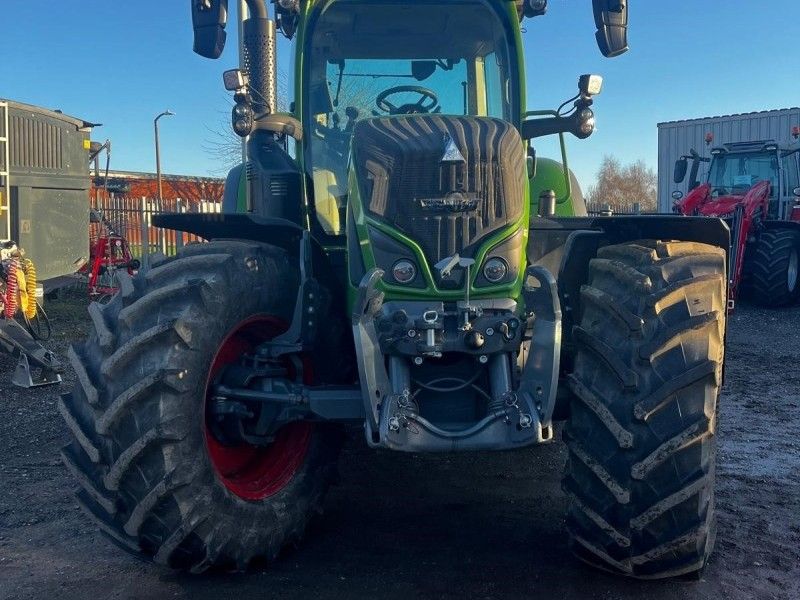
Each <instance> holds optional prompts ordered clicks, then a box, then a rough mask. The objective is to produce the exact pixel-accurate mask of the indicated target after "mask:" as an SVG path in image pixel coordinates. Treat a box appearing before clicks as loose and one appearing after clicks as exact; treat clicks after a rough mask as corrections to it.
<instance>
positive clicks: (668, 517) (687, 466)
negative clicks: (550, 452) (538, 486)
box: [563, 240, 727, 579]
mask: <svg viewBox="0 0 800 600" xmlns="http://www.w3.org/2000/svg"><path fill="white" fill-rule="evenodd" d="M726 291H727V290H726V256H725V251H724V250H723V249H721V248H715V247H712V246H708V245H705V244H700V243H695V242H676V241H660V240H638V241H634V242H631V243H627V244H617V245H613V246H607V247H604V248H601V249H600V250H599V251H598V254H597V258H595V259H593V260H592V261H590V267H589V273H588V284H587V285H586V286H584V289H583V291H582V294H581V298H582V299H583V300H584V303H583V304H582V306H581V309H582V310H581V313H580V315H581V316H580V320H579V323H578V324H577V325H576V326H575V328H574V334H576V335H575V336H574V338H573V339H574V341H575V342H576V355H575V361H574V368H573V371H572V374H571V375H570V376H569V379H568V382H569V387H570V390H571V392H572V399H571V401H570V405H571V406H570V409H571V410H570V419H569V421H568V423H567V426H566V427H565V430H564V438H565V440H566V442H567V447H568V450H569V452H568V459H567V468H566V473H565V477H564V482H563V488H564V489H565V491H566V492H567V495H568V498H569V500H570V508H569V511H568V515H567V529H568V531H569V533H570V538H571V540H572V544H571V545H572V548H573V551H574V552H575V554H576V555H577V556H578V558H580V559H581V560H584V561H585V562H587V563H589V564H591V565H593V566H595V567H598V568H601V569H604V570H606V571H610V572H612V573H617V574H621V575H625V576H629V577H633V578H641V579H657V578H665V577H675V576H681V575H686V574H691V573H693V572H696V571H699V570H701V569H702V568H704V566H705V564H706V562H707V560H708V557H709V554H710V552H711V549H712V548H713V544H714V535H715V521H714V518H715V517H714V501H713V493H714V492H713V490H714V461H715V456H716V443H715V442H716V439H715V433H716V410H717V397H718V394H719V387H720V383H721V374H722V363H723V357H724V332H725V316H726V307H727V298H726ZM599 298H601V299H602V300H601V301H599V302H598V299H599ZM610 306H613V307H614V308H613V309H610V308H609V307H610ZM613 313H616V314H618V315H619V314H624V315H626V316H625V318H613ZM610 317H611V318H610ZM636 320H640V321H641V324H642V325H641V327H630V326H629V325H628V324H629V323H631V324H632V323H634V322H636Z"/></svg>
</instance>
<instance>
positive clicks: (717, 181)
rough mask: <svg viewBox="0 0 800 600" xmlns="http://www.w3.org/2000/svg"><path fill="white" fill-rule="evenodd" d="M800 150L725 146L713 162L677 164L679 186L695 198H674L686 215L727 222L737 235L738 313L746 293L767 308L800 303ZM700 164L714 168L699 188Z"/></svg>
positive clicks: (734, 287) (696, 158)
mask: <svg viewBox="0 0 800 600" xmlns="http://www.w3.org/2000/svg"><path fill="white" fill-rule="evenodd" d="M798 157H800V146H797V147H781V146H780V145H779V144H777V143H775V142H774V141H772V140H767V141H755V142H740V143H735V144H724V145H722V146H721V147H718V148H714V149H713V150H711V158H706V157H703V156H701V155H700V154H699V153H698V152H697V151H695V150H692V151H691V152H690V154H689V155H688V156H682V157H681V158H680V159H679V160H678V161H677V162H676V163H675V174H674V175H675V176H674V181H675V183H681V182H682V181H683V180H684V179H685V178H686V172H687V170H688V168H689V161H691V163H692V167H691V172H690V183H689V189H690V191H689V193H688V194H687V195H686V196H685V197H684V195H683V193H682V192H679V191H675V192H673V194H672V197H673V199H674V200H675V204H674V211H675V212H676V213H678V214H682V215H691V216H707V217H721V218H723V219H725V220H726V221H727V223H728V226H729V227H730V229H731V252H730V255H729V262H730V264H729V265H728V276H729V278H730V282H729V286H728V300H729V307H730V308H733V305H734V302H735V300H736V298H737V297H738V294H739V291H740V288H741V287H744V288H745V289H746V291H747V292H749V296H750V297H751V298H752V300H753V301H755V302H756V303H757V304H760V305H762V306H770V307H777V306H788V305H791V304H793V303H795V302H796V301H797V300H798V298H799V297H800V275H799V274H798V273H799V272H800V269H799V268H798V266H800V164H798ZM701 162H706V163H711V166H710V168H709V171H708V178H707V180H706V182H705V183H703V184H700V182H699V181H698V179H697V174H698V170H699V166H700V163H701Z"/></svg>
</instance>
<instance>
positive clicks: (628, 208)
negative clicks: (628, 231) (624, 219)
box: [586, 202, 651, 216]
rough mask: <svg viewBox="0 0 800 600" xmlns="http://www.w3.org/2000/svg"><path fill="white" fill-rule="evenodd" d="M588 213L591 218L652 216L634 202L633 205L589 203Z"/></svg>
mask: <svg viewBox="0 0 800 600" xmlns="http://www.w3.org/2000/svg"><path fill="white" fill-rule="evenodd" d="M586 212H588V213H589V215H590V216H611V215H644V214H651V213H650V212H649V211H644V210H642V205H641V204H639V203H638V202H634V203H633V204H613V203H608V202H606V203H598V202H589V203H588V204H587V205H586Z"/></svg>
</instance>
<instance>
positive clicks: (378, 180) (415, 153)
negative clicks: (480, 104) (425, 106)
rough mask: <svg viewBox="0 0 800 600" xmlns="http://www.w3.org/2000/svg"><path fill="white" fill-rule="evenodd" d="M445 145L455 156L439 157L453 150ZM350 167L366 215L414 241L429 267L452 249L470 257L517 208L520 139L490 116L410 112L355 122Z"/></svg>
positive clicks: (521, 178) (522, 172)
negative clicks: (351, 164)
mask: <svg viewBox="0 0 800 600" xmlns="http://www.w3.org/2000/svg"><path fill="white" fill-rule="evenodd" d="M451 141H452V143H454V144H455V147H456V148H457V150H458V151H457V152H455V153H453V152H446V150H448V148H449V149H450V150H452V149H453V146H452V144H451V143H450V142H451ZM446 154H448V156H447V158H448V160H446V161H443V160H442V159H443V157H445V155H446ZM459 154H460V156H459ZM460 158H463V159H464V160H463V161H462V160H459V159H460ZM454 159H455V160H454ZM354 164H355V167H356V170H357V173H358V177H359V182H360V184H361V191H362V198H364V203H365V206H366V209H367V211H368V212H369V214H370V215H371V216H372V217H375V218H377V219H380V220H382V221H384V222H386V223H388V224H390V225H392V227H394V228H396V229H398V230H399V231H401V232H402V233H404V234H405V235H407V236H409V237H411V238H412V239H414V240H415V241H416V242H417V243H418V244H419V245H420V246H421V247H422V249H423V251H424V252H425V256H426V258H427V259H428V261H429V262H430V263H431V264H434V263H436V262H438V261H439V260H441V259H443V258H446V257H448V256H452V255H453V254H455V253H456V252H458V253H460V254H461V255H462V256H469V257H473V258H474V256H473V253H474V252H475V250H476V247H477V246H478V244H479V243H480V242H481V241H482V240H483V239H484V238H486V236H488V235H490V234H492V233H494V232H495V231H497V230H498V229H501V228H503V227H505V226H507V225H509V224H511V223H513V222H514V221H516V220H517V219H519V217H520V216H521V215H522V213H523V210H524V201H525V199H524V197H523V194H524V189H525V188H524V186H525V177H526V166H525V165H526V163H525V153H524V147H523V144H522V140H521V138H520V136H519V134H518V133H517V130H516V129H515V128H514V127H513V126H512V125H510V124H508V123H506V122H504V121H500V120H497V119H489V118H483V117H445V116H437V115H414V116H407V117H388V118H379V119H369V120H365V121H361V122H359V123H358V124H357V126H356V128H355V132H354Z"/></svg>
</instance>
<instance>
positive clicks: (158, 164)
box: [153, 110, 175, 209]
mask: <svg viewBox="0 0 800 600" xmlns="http://www.w3.org/2000/svg"><path fill="white" fill-rule="evenodd" d="M174 114H175V113H174V112H172V111H171V110H165V111H164V112H162V113H161V114H160V115H158V116H157V117H156V118H155V119H153V127H154V128H155V130H156V178H157V180H158V204H159V209H160V208H161V200H162V198H161V150H160V148H159V145H158V120H159V119H160V118H161V117H171V116H173V115H174Z"/></svg>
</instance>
